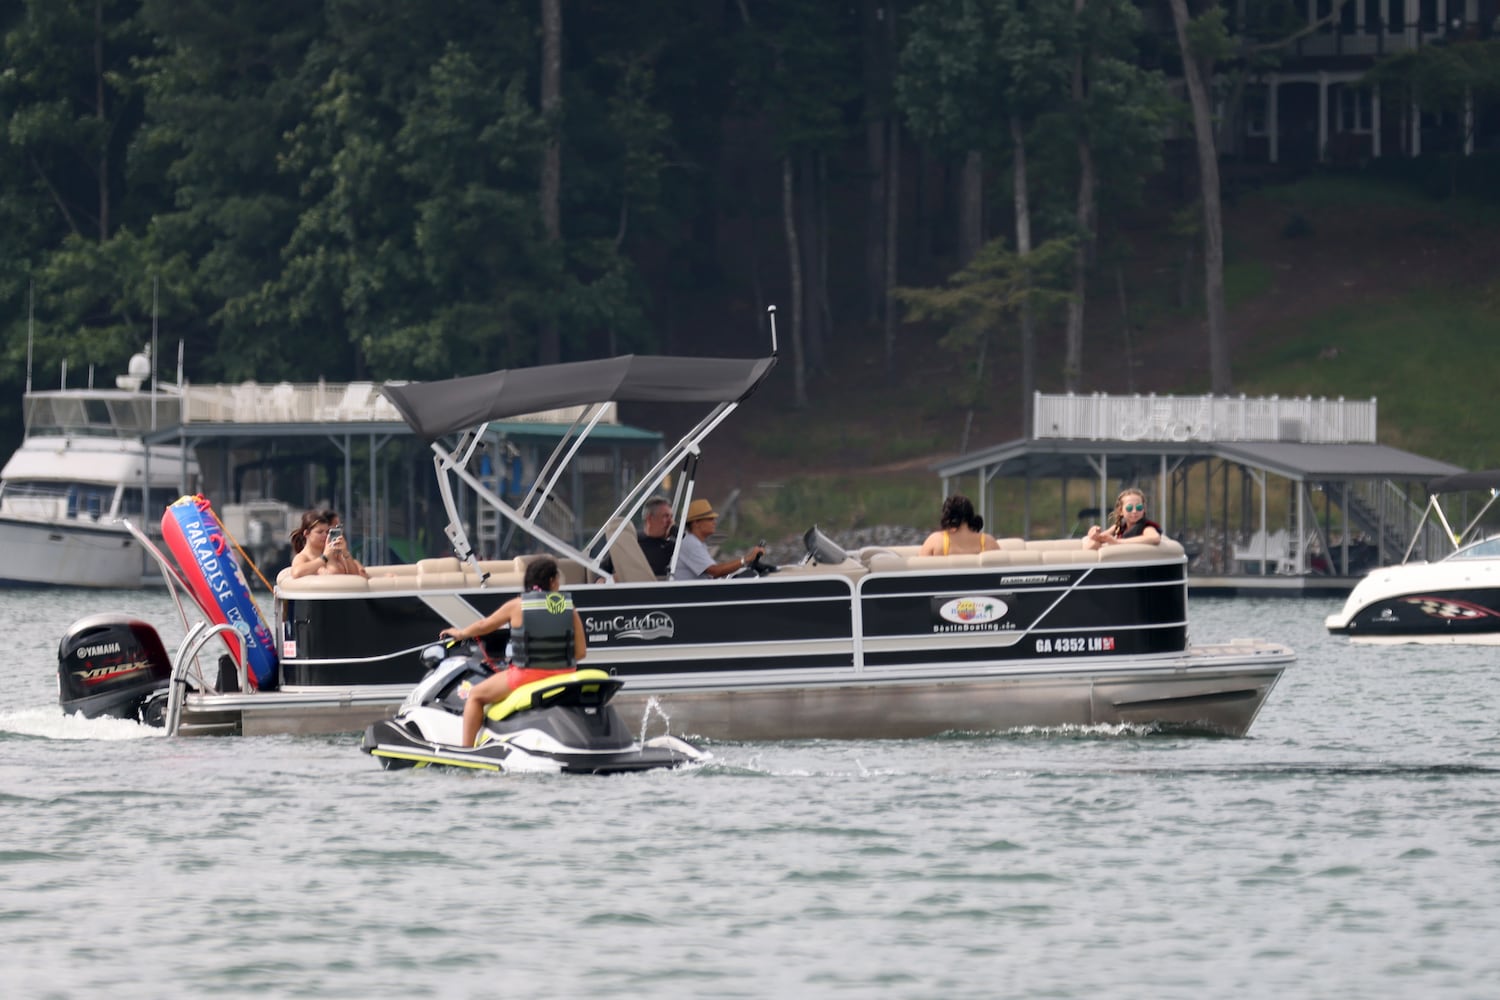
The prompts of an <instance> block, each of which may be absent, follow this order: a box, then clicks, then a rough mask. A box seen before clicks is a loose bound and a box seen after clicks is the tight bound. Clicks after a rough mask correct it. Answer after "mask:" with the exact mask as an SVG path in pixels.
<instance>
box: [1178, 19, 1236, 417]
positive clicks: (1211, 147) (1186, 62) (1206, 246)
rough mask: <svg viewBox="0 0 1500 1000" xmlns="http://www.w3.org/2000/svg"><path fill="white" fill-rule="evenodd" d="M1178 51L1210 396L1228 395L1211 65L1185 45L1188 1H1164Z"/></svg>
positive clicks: (1229, 381) (1230, 382) (1229, 379)
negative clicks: (1189, 137)
mask: <svg viewBox="0 0 1500 1000" xmlns="http://www.w3.org/2000/svg"><path fill="white" fill-rule="evenodd" d="M1168 2H1169V3H1170V4H1171V7H1172V21H1173V24H1174V25H1175V26H1176V28H1177V45H1178V47H1179V48H1180V49H1181V50H1182V76H1183V80H1184V81H1185V82H1186V83H1187V91H1188V100H1189V102H1190V103H1191V104H1192V109H1193V138H1194V140H1195V141H1196V145H1197V147H1198V190H1199V195H1200V197H1201V198H1202V203H1203V295H1204V300H1205V301H1204V305H1205V306H1206V307H1207V309H1208V369H1209V380H1210V386H1211V391H1212V392H1213V393H1214V394H1216V395H1227V394H1229V393H1230V392H1232V391H1233V389H1234V380H1233V378H1232V377H1231V375H1230V366H1229V319H1228V313H1227V310H1226V309H1225V306H1224V216H1223V206H1222V204H1221V203H1220V201H1219V156H1218V149H1217V146H1216V144H1215V142H1214V126H1213V118H1212V117H1211V115H1210V113H1209V106H1208V90H1207V87H1206V85H1205V83H1204V76H1205V75H1211V74H1212V71H1213V66H1212V64H1209V65H1208V66H1207V67H1206V72H1205V67H1201V66H1200V64H1199V62H1198V60H1197V58H1196V57H1195V56H1194V55H1193V52H1192V47H1191V46H1190V44H1189V43H1188V37H1187V31H1188V23H1189V20H1188V10H1187V0H1168Z"/></svg>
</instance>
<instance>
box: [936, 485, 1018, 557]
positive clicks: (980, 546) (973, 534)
mask: <svg viewBox="0 0 1500 1000" xmlns="http://www.w3.org/2000/svg"><path fill="white" fill-rule="evenodd" d="M938 525H939V526H940V530H938V531H934V532H933V533H932V534H930V535H928V536H927V541H925V542H923V543H922V552H921V554H922V555H924V556H962V555H975V554H977V553H980V552H987V551H989V550H991V549H998V548H999V547H1000V543H998V542H996V541H995V539H994V537H993V536H990V535H986V534H985V533H984V518H982V517H980V516H978V515H977V514H975V513H974V504H973V503H971V502H970V500H969V498H968V497H966V496H960V495H958V494H954V495H953V496H951V497H949V498H948V499H946V500H944V501H943V515H942V518H941V519H940V520H939V521H938Z"/></svg>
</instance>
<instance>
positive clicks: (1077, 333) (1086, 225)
mask: <svg viewBox="0 0 1500 1000" xmlns="http://www.w3.org/2000/svg"><path fill="white" fill-rule="evenodd" d="M1087 2H1088V0H1073V17H1074V20H1081V17H1082V14H1083V8H1084V6H1085V5H1086V4H1087ZM1085 96H1086V93H1085V87H1084V79H1083V52H1082V51H1080V52H1078V53H1077V54H1075V55H1074V56H1073V107H1074V111H1075V113H1076V114H1077V115H1078V215H1077V217H1078V247H1077V249H1076V250H1074V251H1073V297H1072V298H1071V299H1070V300H1069V301H1068V330H1067V336H1066V347H1067V356H1066V357H1065V359H1064V360H1063V387H1064V388H1065V389H1066V390H1067V391H1068V392H1078V391H1079V389H1080V387H1081V384H1082V381H1083V315H1084V302H1085V299H1086V296H1087V294H1088V271H1089V262H1090V259H1091V256H1092V255H1091V253H1090V250H1091V249H1092V247H1093V245H1094V224H1095V223H1094V151H1093V148H1092V147H1091V146H1090V145H1089V134H1088V126H1087V125H1086V121H1087V119H1086V118H1085V115H1084V98H1085Z"/></svg>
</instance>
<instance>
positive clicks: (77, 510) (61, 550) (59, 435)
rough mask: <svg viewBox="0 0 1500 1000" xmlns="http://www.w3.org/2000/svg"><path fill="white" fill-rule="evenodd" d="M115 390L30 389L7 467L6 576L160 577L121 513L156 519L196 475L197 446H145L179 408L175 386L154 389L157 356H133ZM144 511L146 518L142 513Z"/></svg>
mask: <svg viewBox="0 0 1500 1000" xmlns="http://www.w3.org/2000/svg"><path fill="white" fill-rule="evenodd" d="M129 371H130V373H129V374H128V375H122V376H118V377H117V378H116V380H115V382H116V388H113V389H96V388H92V387H90V388H77V389H70V388H60V389H53V390H37V391H29V390H28V391H27V392H26V394H25V396H24V397H23V409H24V419H25V439H24V440H23V441H22V442H21V446H20V448H18V449H17V450H16V452H15V454H14V455H12V456H11V457H10V460H9V461H8V462H6V463H5V467H4V469H3V470H0V552H4V553H5V559H4V560H3V561H0V584H3V585H23V586H63V587H106V588H107V587H140V586H142V585H143V583H145V582H148V581H150V582H159V581H160V575H159V574H158V573H157V572H156V569H155V566H154V565H151V574H150V575H149V576H148V575H147V573H146V568H147V566H148V565H149V564H148V563H147V562H146V556H145V553H144V552H143V551H142V550H141V547H140V546H139V545H138V544H137V543H136V541H135V539H134V538H133V537H132V536H131V534H130V532H129V531H128V530H127V529H126V528H125V526H124V525H123V524H120V523H118V522H117V519H118V518H121V517H132V518H133V519H134V520H136V521H139V522H142V523H145V524H147V525H154V523H155V522H156V520H157V518H158V517H159V512H160V511H161V510H163V509H164V508H165V507H166V505H167V504H169V503H171V502H172V501H173V500H175V499H176V498H177V497H178V496H180V495H181V494H182V493H184V492H188V491H189V490H190V489H192V488H195V486H196V484H197V481H198V462H197V459H196V458H194V456H193V454H192V451H191V449H184V448H181V447H178V446H176V445H161V444H158V445H151V446H149V447H148V446H147V445H146V444H145V443H144V442H143V441H142V436H143V435H144V434H146V433H148V432H149V431H150V430H151V429H152V427H153V418H154V424H155V425H157V426H171V425H172V424H174V423H176V422H177V419H178V414H179V413H180V411H181V396H180V394H179V393H178V391H177V390H176V388H175V387H173V386H158V387H156V388H155V389H154V390H153V389H152V388H151V387H150V385H149V383H150V381H151V362H150V359H149V357H148V356H147V355H146V354H144V353H142V354H137V355H136V356H135V357H133V358H131V359H130V369H129ZM143 515H147V516H143Z"/></svg>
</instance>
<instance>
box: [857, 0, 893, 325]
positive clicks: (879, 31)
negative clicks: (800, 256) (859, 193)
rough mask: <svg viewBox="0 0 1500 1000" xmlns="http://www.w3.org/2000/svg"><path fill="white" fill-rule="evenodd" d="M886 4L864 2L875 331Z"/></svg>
mask: <svg viewBox="0 0 1500 1000" xmlns="http://www.w3.org/2000/svg"><path fill="white" fill-rule="evenodd" d="M885 4H886V0H864V2H863V3H862V4H861V8H862V13H863V20H864V88H865V322H866V323H867V324H869V326H870V327H871V328H872V329H874V328H877V327H879V326H880V322H881V319H882V317H883V316H884V315H885V308H886V299H885V289H884V287H883V284H884V281H885V206H886V198H885V188H886V184H887V183H888V181H887V179H886V159H885V158H886V130H887V127H888V125H887V117H888V115H887V113H886V109H885V107H884V103H885V102H884V101H882V100H879V99H878V98H877V96H876V95H878V94H882V93H883V90H884V84H885V81H886V80H887V79H889V71H888V70H887V69H886V65H887V59H886V55H885V40H886V30H885V23H884V21H885Z"/></svg>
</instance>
